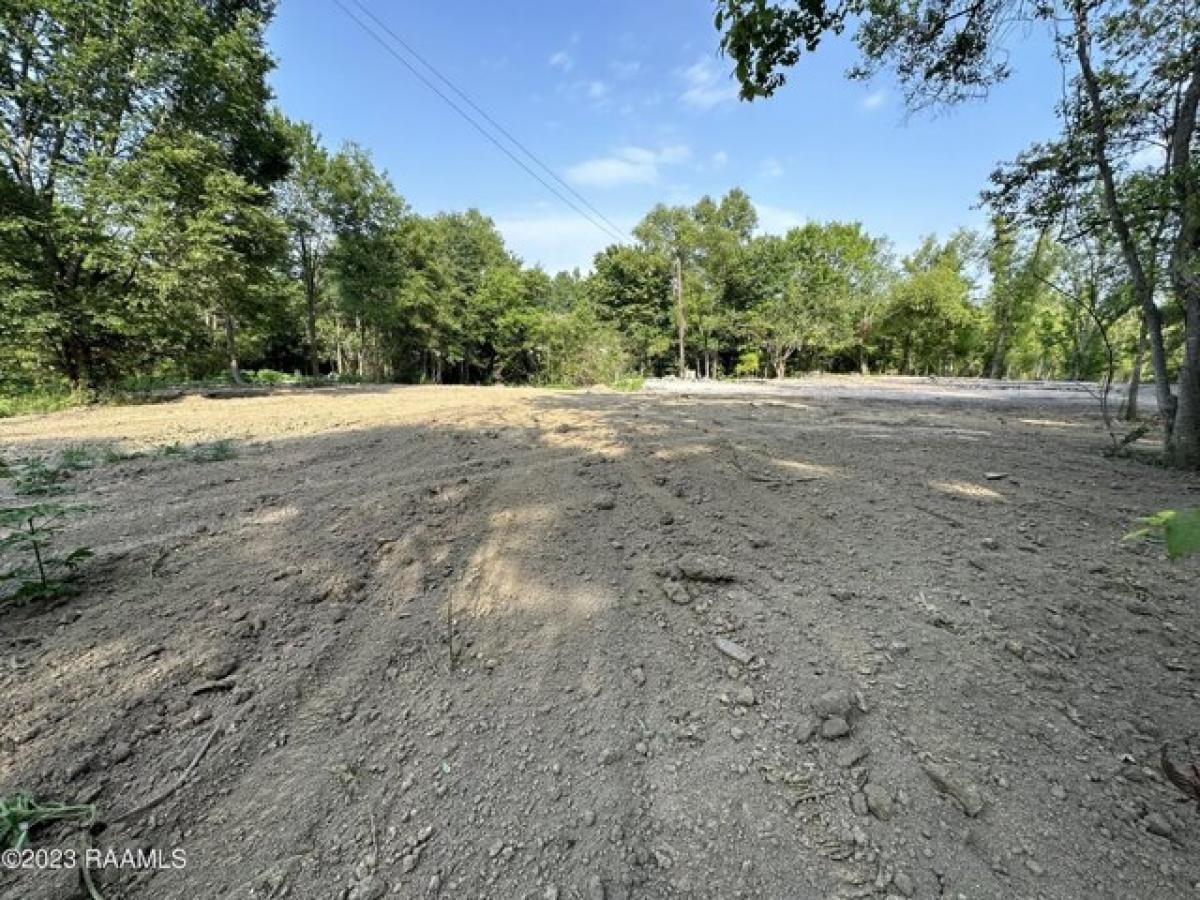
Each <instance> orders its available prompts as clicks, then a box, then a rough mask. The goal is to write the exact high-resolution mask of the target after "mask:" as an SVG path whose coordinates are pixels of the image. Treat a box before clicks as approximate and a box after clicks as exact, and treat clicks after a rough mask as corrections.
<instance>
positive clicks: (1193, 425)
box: [1167, 54, 1200, 470]
mask: <svg viewBox="0 0 1200 900" xmlns="http://www.w3.org/2000/svg"><path fill="white" fill-rule="evenodd" d="M1198 115H1200V54H1197V55H1194V56H1193V61H1192V68H1191V73H1190V76H1189V79H1188V85H1187V88H1186V89H1185V90H1184V92H1183V96H1182V97H1181V99H1180V100H1179V106H1178V109H1177V112H1176V116H1175V123H1174V133H1173V134H1172V135H1171V150H1170V160H1171V187H1172V190H1173V193H1174V194H1175V203H1176V206H1177V208H1178V210H1179V226H1178V227H1179V231H1178V233H1177V234H1176V236H1175V242H1174V245H1173V246H1172V247H1171V263H1170V272H1171V286H1172V287H1173V288H1174V289H1175V293H1176V295H1177V296H1178V297H1179V299H1180V301H1181V302H1182V303H1183V365H1182V366H1181V367H1180V369H1179V405H1178V407H1177V409H1176V411H1175V423H1174V429H1173V432H1172V434H1171V442H1170V444H1169V446H1168V448H1167V455H1168V457H1169V458H1170V460H1171V462H1172V463H1174V464H1175V465H1176V466H1178V467H1179V468H1181V469H1191V470H1200V196H1197V190H1196V180H1197V179H1196V173H1195V171H1194V165H1193V162H1192V157H1191V153H1192V144H1193V142H1194V140H1195V136H1196V123H1197V116H1198Z"/></svg>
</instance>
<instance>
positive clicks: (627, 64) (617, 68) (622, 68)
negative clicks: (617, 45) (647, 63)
mask: <svg viewBox="0 0 1200 900" xmlns="http://www.w3.org/2000/svg"><path fill="white" fill-rule="evenodd" d="M609 68H611V69H612V70H613V74H614V75H616V76H617V77H618V78H632V77H633V76H634V75H636V74H637V73H638V72H639V71H640V70H641V68H642V64H641V63H640V62H638V61H637V60H617V61H616V62H614V63H611V64H610V66H609Z"/></svg>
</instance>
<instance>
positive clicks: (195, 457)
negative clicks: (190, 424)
mask: <svg viewBox="0 0 1200 900" xmlns="http://www.w3.org/2000/svg"><path fill="white" fill-rule="evenodd" d="M154 453H155V455H156V456H165V457H168V458H173V459H187V460H191V461H192V462H197V463H210V462H224V461H225V460H227V459H234V458H235V457H237V448H236V447H235V446H234V444H233V441H231V440H229V439H228V438H224V439H222V440H219V441H209V442H208V443H204V444H192V445H191V446H185V445H184V444H181V443H180V442H179V441H175V443H173V444H160V445H159V446H157V447H155V448H154Z"/></svg>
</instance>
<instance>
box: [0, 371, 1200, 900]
mask: <svg viewBox="0 0 1200 900" xmlns="http://www.w3.org/2000/svg"><path fill="white" fill-rule="evenodd" d="M846 385H850V388H852V390H853V393H854V396H853V397H850V398H845V397H844V396H842V395H841V394H839V393H838V392H837V391H833V392H832V393H830V392H822V391H819V390H817V391H814V390H810V389H808V388H806V387H805V386H804V385H800V386H798V387H795V388H794V389H787V390H785V391H783V392H780V391H779V390H778V389H774V390H766V389H758V388H752V389H746V390H733V391H730V390H722V391H708V390H705V389H697V388H695V387H694V386H688V385H675V386H673V387H664V386H663V385H661V384H659V385H655V386H654V390H653V391H649V392H645V393H641V394H613V393H604V392H590V393H583V392H580V393H554V392H541V391H534V390H516V389H467V388H462V389H454V388H442V389H437V388H386V389H385V388H361V389H344V390H338V391H329V392H304V393H293V394H279V395H274V396H268V397H263V398H249V399H225V400H206V399H199V398H187V399H184V400H182V401H179V402H176V403H171V404H164V405H159V406H142V407H125V408H102V409H95V410H82V411H72V412H65V413H59V414H54V415H50V416H44V417H30V418H22V419H14V420H8V421H4V422H0V442H2V443H3V445H4V450H5V453H6V455H7V456H8V458H9V459H10V460H11V459H13V458H15V457H18V456H25V455H30V454H52V453H54V452H56V451H59V450H61V448H63V447H64V446H69V445H76V444H81V443H96V444H99V443H111V444H118V445H120V446H122V447H124V448H126V449H130V450H136V449H145V448H148V447H150V446H152V445H161V444H167V443H172V442H182V443H184V444H188V443H193V442H201V441H211V440H214V439H222V438H229V439H232V440H233V441H234V446H235V448H236V450H237V454H236V456H235V457H234V458H232V459H227V460H223V461H216V462H207V463H201V462H194V461H192V460H189V459H187V458H181V457H172V456H161V455H160V456H155V455H149V456H145V457H142V458H137V459H131V460H126V461H122V462H113V463H107V464H103V465H98V466H97V467H95V468H93V469H90V470H87V471H83V472H80V473H78V474H76V475H75V476H74V477H73V479H72V487H73V488H74V493H73V495H72V497H71V499H72V501H76V502H81V503H86V504H89V505H90V506H91V507H92V512H91V513H90V514H88V515H87V516H86V517H85V518H83V519H81V520H79V521H78V522H77V523H76V524H74V525H73V526H72V527H71V528H70V530H69V531H68V532H66V533H65V534H64V535H63V536H62V538H61V543H63V544H64V545H67V546H75V545H79V544H88V545H90V546H92V547H93V548H94V549H95V551H96V557H95V559H94V560H93V561H92V562H91V563H90V564H89V568H88V570H87V575H86V584H85V589H84V591H83V592H82V593H81V594H80V595H79V596H78V597H75V598H72V599H70V600H67V601H64V602H62V603H60V604H58V605H55V606H52V607H49V608H47V607H44V606H43V607H26V608H21V609H17V610H9V611H5V612H4V614H3V617H2V619H0V794H4V793H9V792H11V791H13V790H15V789H18V788H28V789H31V790H33V791H34V792H35V793H36V794H37V796H38V797H39V798H42V799H45V800H64V801H95V802H96V803H97V804H98V805H99V807H100V809H101V815H102V817H105V818H115V817H117V816H119V815H120V814H121V813H123V812H124V811H126V810H129V809H132V808H135V807H137V806H139V805H140V804H142V803H144V802H145V801H146V800H148V799H150V798H152V797H154V796H155V795H156V794H158V793H159V792H161V791H162V790H163V789H164V788H167V787H170V786H171V785H173V784H174V783H176V781H177V780H178V779H179V777H180V776H181V775H182V774H184V773H185V771H186V770H187V768H188V765H189V763H191V762H192V761H193V760H194V759H196V757H197V754H198V752H199V751H200V750H201V749H202V748H204V747H206V746H207V750H206V752H205V753H204V754H203V756H202V757H201V758H200V760H199V762H198V763H197V764H196V766H195V768H194V770H192V771H191V772H190V773H189V774H188V777H187V779H186V781H185V782H184V783H183V784H182V786H181V787H179V788H178V790H176V791H175V792H174V793H172V794H171V795H170V796H169V797H167V798H166V799H165V800H164V801H163V802H162V803H161V804H159V805H158V806H157V807H155V808H154V809H153V810H151V811H148V812H147V813H145V814H144V815H141V816H139V817H136V818H134V819H133V820H130V821H127V822H123V823H121V824H117V825H113V826H112V827H110V828H109V829H108V830H107V831H105V832H104V833H103V834H102V835H100V836H99V838H98V843H99V844H100V845H101V846H104V847H115V848H122V849H124V848H131V847H133V848H138V847H140V848H145V849H148V848H166V849H168V850H169V849H171V848H176V847H178V848H183V849H184V850H185V851H186V867H185V868H177V869H164V870H161V871H143V872H132V871H128V870H126V871H107V872H104V873H101V874H100V877H99V882H100V889H101V890H102V891H103V896H104V897H105V898H106V900H116V898H139V900H150V898H153V900H164V898H179V900H213V898H278V897H289V898H314V900H329V898H350V900H378V898H384V897H393V896H394V897H420V898H427V897H447V898H467V897H471V898H476V897H481V898H555V897H557V898H563V900H566V898H587V900H599V898H608V900H615V898H635V897H637V898H641V897H645V898H657V897H678V898H682V897H721V898H725V897H745V898H750V897H765V898H830V897H838V898H850V897H880V898H883V897H888V896H893V897H895V896H900V897H920V898H927V897H952V898H971V900H975V898H1013V897H1019V898H1046V900H1059V898H1177V897H1191V896H1200V818H1198V817H1197V815H1196V810H1195V808H1194V807H1193V806H1188V805H1186V804H1184V803H1181V802H1179V800H1180V795H1179V794H1178V793H1177V792H1176V791H1175V790H1174V789H1173V788H1172V787H1171V786H1170V785H1168V784H1167V783H1166V782H1165V780H1164V778H1163V777H1162V774H1161V771H1160V770H1159V768H1158V754H1159V749H1160V747H1161V746H1162V744H1163V743H1164V742H1170V743H1171V746H1172V748H1173V752H1174V754H1175V757H1176V761H1177V762H1179V763H1182V762H1183V761H1184V760H1185V759H1186V758H1188V756H1189V754H1190V755H1191V758H1194V759H1200V737H1198V736H1197V730H1198V729H1200V723H1198V713H1200V666H1198V663H1197V650H1198V647H1200V621H1198V609H1200V589H1198V587H1197V585H1198V583H1200V579H1198V577H1197V576H1198V575H1200V561H1197V560H1192V561H1189V562H1186V563H1177V564H1168V563H1167V562H1166V561H1165V559H1164V558H1163V556H1162V553H1161V550H1160V549H1158V548H1157V547H1154V546H1151V545H1145V544H1131V543H1128V542H1126V543H1122V542H1121V540H1120V539H1121V536H1122V534H1124V533H1125V532H1126V531H1127V530H1128V529H1129V527H1130V525H1131V523H1132V522H1133V520H1134V519H1135V518H1136V517H1137V516H1139V515H1143V514H1145V513H1146V512H1148V511H1153V510H1157V509H1160V508H1163V507H1168V506H1178V505H1181V504H1190V505H1195V504H1196V503H1197V502H1198V498H1200V479H1197V478H1195V477H1187V476H1179V475H1177V474H1173V473H1170V472H1166V471H1163V470H1160V469H1157V468H1154V467H1152V466H1149V465H1146V464H1144V463H1139V462H1134V461H1130V460H1112V459H1106V458H1104V457H1102V456H1101V455H1100V453H1099V452H1098V451H1099V448H1100V447H1101V446H1102V445H1103V440H1102V433H1101V431H1100V428H1099V425H1098V422H1097V419H1096V416H1095V412H1094V409H1093V408H1092V406H1091V405H1090V404H1086V403H1081V402H1077V400H1076V399H1073V398H1070V397H1068V398H1066V399H1063V398H1060V397H1058V396H1056V395H1054V392H1053V391H1051V392H1050V394H1051V395H1050V396H1048V397H1043V396H1040V395H1038V396H1032V397H1031V396H1026V397H1025V398H1024V399H1023V400H1021V401H1020V402H1014V401H1013V400H1012V399H1004V400H1003V401H1000V400H996V399H995V398H991V397H989V396H987V395H978V396H972V395H971V393H970V392H969V391H959V393H958V396H957V399H954V400H953V402H949V401H948V400H947V398H945V397H938V396H932V397H925V396H915V397H914V396H912V394H913V390H910V389H908V388H905V387H904V386H903V385H899V386H897V385H891V384H887V383H884V382H879V383H857V384H850V383H849V382H846V383H844V385H843V388H845V387H846ZM810 387H811V386H810ZM1005 397H1006V398H1008V397H1009V395H1008V394H1006V395H1005ZM900 400H903V401H904V402H899V401H900ZM985 473H987V474H991V475H993V476H1003V477H995V478H988V477H985ZM0 490H5V491H8V490H9V488H8V487H4V486H2V485H0ZM5 496H6V498H7V495H5ZM448 609H449V610H451V615H452V617H453V649H452V647H451V645H450V644H448V640H447V638H448V632H449V629H448V626H447V610H448ZM210 740H211V743H209V741H210ZM76 835H77V831H73V830H72V829H71V828H69V827H51V828H47V829H46V830H44V831H42V832H41V833H40V834H38V835H35V837H36V838H37V842H38V844H39V845H41V846H56V845H58V846H66V847H71V846H75V841H76V839H77V837H76ZM0 896H3V897H6V898H21V900H31V898H56V900H60V898H65V897H76V896H83V895H82V894H81V893H80V892H79V887H78V881H77V876H76V873H74V872H69V871H60V872H20V873H12V872H8V873H2V872H0Z"/></svg>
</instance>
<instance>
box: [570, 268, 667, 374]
mask: <svg viewBox="0 0 1200 900" xmlns="http://www.w3.org/2000/svg"><path fill="white" fill-rule="evenodd" d="M587 288H588V296H589V297H590V298H591V300H592V302H593V303H594V305H595V307H596V309H597V310H598V312H599V314H600V315H601V316H603V317H604V318H605V319H606V320H608V321H609V322H610V323H612V324H613V325H614V326H615V327H616V328H618V329H619V330H620V332H621V333H622V335H623V336H624V338H625V345H626V347H627V348H628V350H629V353H630V355H631V356H632V358H633V359H634V360H635V361H636V365H637V370H638V372H639V373H641V374H645V373H646V372H648V371H655V370H656V369H657V368H658V366H657V362H658V361H665V359H666V358H667V357H668V356H669V354H670V349H671V319H672V309H671V264H670V261H669V260H668V259H667V258H666V256H665V255H664V254H662V253H658V252H655V251H653V250H650V249H647V248H645V247H629V246H619V245H614V246H612V247H608V248H606V249H605V250H603V251H601V252H600V253H598V254H596V260H595V263H594V264H593V272H592V276H591V277H590V278H589V279H588V282H587Z"/></svg>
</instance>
